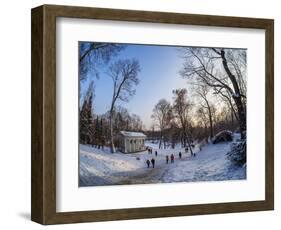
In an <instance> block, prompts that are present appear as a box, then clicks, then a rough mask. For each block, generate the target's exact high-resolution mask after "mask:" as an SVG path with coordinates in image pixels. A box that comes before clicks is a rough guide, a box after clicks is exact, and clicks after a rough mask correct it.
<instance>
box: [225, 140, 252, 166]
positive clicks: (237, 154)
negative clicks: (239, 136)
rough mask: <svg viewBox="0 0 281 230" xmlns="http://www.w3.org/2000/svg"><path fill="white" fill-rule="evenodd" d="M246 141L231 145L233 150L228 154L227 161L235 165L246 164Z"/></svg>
mask: <svg viewBox="0 0 281 230" xmlns="http://www.w3.org/2000/svg"><path fill="white" fill-rule="evenodd" d="M246 150H247V143H246V140H241V141H239V142H234V143H232V144H231V149H230V151H229V152H228V153H227V159H229V160H230V161H231V162H232V163H233V164H234V165H238V166H242V165H244V164H245V163H246Z"/></svg>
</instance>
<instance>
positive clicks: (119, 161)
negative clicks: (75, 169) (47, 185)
mask: <svg viewBox="0 0 281 230" xmlns="http://www.w3.org/2000/svg"><path fill="white" fill-rule="evenodd" d="M229 148H230V143H222V144H216V145H213V144H209V145H206V146H205V147H204V148H203V149H202V150H201V151H199V149H198V148H195V149H194V150H195V152H197V154H196V157H191V156H190V154H188V153H184V152H183V149H177V150H175V149H166V150H163V149H161V150H158V149H157V152H158V155H157V157H155V155H154V154H148V153H147V152H146V151H145V152H140V153H134V154H123V153H114V154H111V153H110V152H109V150H107V149H106V150H99V149H95V148H91V147H88V146H84V145H81V146H80V149H81V150H80V186H92V185H113V184H115V185H116V184H119V185H120V184H146V183H163V182H164V183H168V182H190V181H218V180H237V179H245V178H246V168H243V167H242V168H241V167H239V168H236V167H233V166H232V165H231V164H230V162H229V161H228V159H227V158H226V153H227V152H228V150H229ZM154 151H155V149H154ZM154 151H153V153H154ZM179 151H181V152H182V153H183V156H182V159H179V157H178V152H179ZM172 153H173V154H174V155H175V162H174V163H173V164H171V163H170V162H169V164H166V160H165V157H166V155H170V154H172ZM152 157H153V158H154V159H155V160H156V166H155V168H147V167H146V164H145V161H146V160H147V159H151V158H152Z"/></svg>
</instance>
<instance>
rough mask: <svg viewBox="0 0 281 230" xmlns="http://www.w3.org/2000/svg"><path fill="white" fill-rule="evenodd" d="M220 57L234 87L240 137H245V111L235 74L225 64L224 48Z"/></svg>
mask: <svg viewBox="0 0 281 230" xmlns="http://www.w3.org/2000/svg"><path fill="white" fill-rule="evenodd" d="M221 57H222V60H223V61H222V64H223V67H224V69H225V71H226V73H227V75H228V77H229V79H230V80H231V83H232V85H233V88H234V92H235V95H232V97H233V99H234V102H235V104H236V107H237V111H238V118H239V129H240V133H241V139H245V138H246V136H245V131H246V113H245V109H244V106H243V103H242V100H241V94H240V89H239V86H238V83H237V80H236V78H235V76H234V75H233V74H232V73H231V71H230V69H229V68H228V64H227V60H226V58H225V52H224V50H222V51H221Z"/></svg>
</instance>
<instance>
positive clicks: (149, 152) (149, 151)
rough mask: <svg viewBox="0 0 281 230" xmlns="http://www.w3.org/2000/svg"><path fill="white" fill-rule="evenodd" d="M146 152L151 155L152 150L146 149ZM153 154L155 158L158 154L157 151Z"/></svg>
mask: <svg viewBox="0 0 281 230" xmlns="http://www.w3.org/2000/svg"><path fill="white" fill-rule="evenodd" d="M147 152H148V154H152V149H151V148H148V149H147ZM154 154H155V156H156V157H157V154H158V153H157V151H155V152H154Z"/></svg>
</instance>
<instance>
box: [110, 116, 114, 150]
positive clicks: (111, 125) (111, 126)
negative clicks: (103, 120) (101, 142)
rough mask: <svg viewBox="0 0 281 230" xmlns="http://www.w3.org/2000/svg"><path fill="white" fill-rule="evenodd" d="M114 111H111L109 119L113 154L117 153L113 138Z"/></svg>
mask: <svg viewBox="0 0 281 230" xmlns="http://www.w3.org/2000/svg"><path fill="white" fill-rule="evenodd" d="M112 113H113V111H110V117H109V127H110V150H111V153H115V146H114V138H113V124H112V115H113V114H112Z"/></svg>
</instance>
